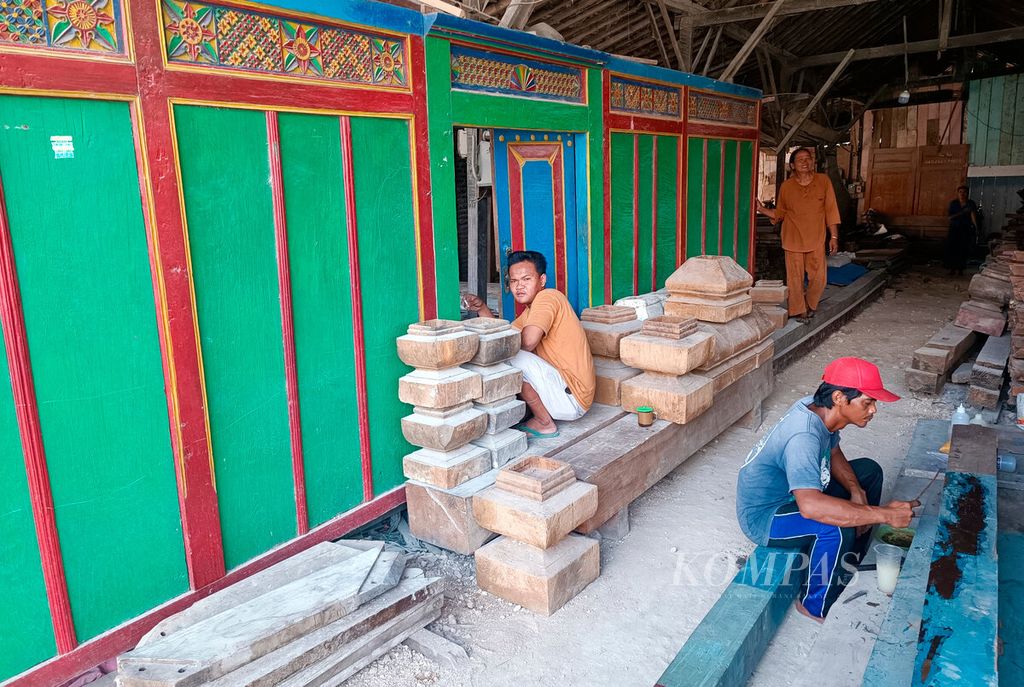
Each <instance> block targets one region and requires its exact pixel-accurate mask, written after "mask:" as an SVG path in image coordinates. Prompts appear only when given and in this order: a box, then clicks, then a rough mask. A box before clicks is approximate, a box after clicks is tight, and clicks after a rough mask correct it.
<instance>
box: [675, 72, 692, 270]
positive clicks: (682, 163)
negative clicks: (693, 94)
mask: <svg viewBox="0 0 1024 687" xmlns="http://www.w3.org/2000/svg"><path fill="white" fill-rule="evenodd" d="M688 94H689V88H687V87H686V86H683V102H684V103H685V102H689V101H688V100H687V98H688V97H689V95H688ZM689 135H690V132H689V124H688V123H687V121H686V118H685V117H684V118H683V122H682V131H681V132H680V136H679V146H678V147H677V155H678V157H677V162H676V169H677V170H678V172H677V174H676V186H677V191H676V198H678V199H679V203H678V207H677V208H676V266H679V265H682V264H683V262H684V261H685V260H686V234H687V226H686V217H687V213H686V184H685V183H683V179H685V178H686V175H687V173H688V171H689V165H690V160H689V158H688V157H687V156H686V153H687V150H688V147H689V145H690V142H689V140H688V139H689Z"/></svg>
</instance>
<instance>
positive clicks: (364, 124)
mask: <svg viewBox="0 0 1024 687" xmlns="http://www.w3.org/2000/svg"><path fill="white" fill-rule="evenodd" d="M352 156H353V164H354V166H355V170H354V171H355V192H356V226H357V227H358V231H359V270H360V276H361V279H362V282H361V287H362V288H361V290H362V304H363V322H364V323H365V327H364V332H363V340H364V341H365V343H366V391H367V397H368V402H369V414H370V449H371V451H372V456H373V490H374V493H375V494H380V493H383V492H385V491H388V490H389V489H391V488H392V487H395V486H397V485H399V484H401V483H402V482H404V481H405V476H404V475H403V474H402V458H403V457H404V456H405V455H406V454H408V453H411V452H412V451H413V450H415V449H414V448H413V447H412V446H410V445H409V444H408V443H407V442H406V441H405V439H404V438H403V437H402V433H401V431H400V429H399V428H400V426H401V419H402V417H403V416H404V415H407V414H408V413H409V412H410V409H409V406H407V405H405V404H403V403H401V402H399V400H398V378H399V377H401V376H402V375H404V374H406V373H407V372H408V371H409V368H408V367H406V366H405V365H404V364H403V363H402V361H401V360H399V359H398V354H397V352H396V350H395V338H396V337H399V336H401V335H402V334H404V333H405V330H406V328H407V327H408V326H409V324H410V323H412V322H415V321H417V320H418V319H420V317H419V288H418V286H417V278H416V233H415V224H414V221H413V187H412V168H411V167H410V157H409V125H408V122H406V121H405V120H401V119H372V118H367V117H353V118H352Z"/></svg>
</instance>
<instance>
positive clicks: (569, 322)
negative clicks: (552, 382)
mask: <svg viewBox="0 0 1024 687" xmlns="http://www.w3.org/2000/svg"><path fill="white" fill-rule="evenodd" d="M528 325H533V326H534V327H540V328H541V330H543V332H544V338H542V339H541V340H540V343H539V344H537V348H535V349H534V351H533V352H534V353H536V354H537V355H539V356H540V357H541V358H543V359H544V360H546V361H547V362H548V363H550V364H551V366H552V367H554V368H555V369H556V370H558V372H559V374H561V375H562V379H564V380H565V383H566V384H568V385H569V389H571V390H572V395H573V396H575V397H576V401H577V402H578V403H579V404H580V407H582V408H583V410H590V405H591V404H592V403H593V402H594V390H595V387H596V384H597V382H596V381H595V380H594V358H593V357H592V356H591V354H590V344H589V343H588V342H587V335H586V334H585V333H584V331H583V325H582V324H580V320H579V318H578V317H576V313H575V312H573V310H572V306H571V305H569V299H568V298H566V297H565V295H564V294H563V293H562V292H561V291H556V290H555V289H544V290H542V291H541V292H540V293H538V294H537V297H536V298H534V299H533V303H532V304H530V306H528V307H527V308H526V310H524V311H523V313H522V314H521V315H520V316H519V317H517V318H516V319H515V320H514V321H513V322H512V326H513V327H515V328H516V329H518V330H519V331H522V330H523V329H524V328H525V327H527V326H528Z"/></svg>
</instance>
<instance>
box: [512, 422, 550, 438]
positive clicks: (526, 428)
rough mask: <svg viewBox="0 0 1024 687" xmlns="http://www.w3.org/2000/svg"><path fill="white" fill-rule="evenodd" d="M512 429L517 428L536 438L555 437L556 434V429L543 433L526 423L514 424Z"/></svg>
mask: <svg viewBox="0 0 1024 687" xmlns="http://www.w3.org/2000/svg"><path fill="white" fill-rule="evenodd" d="M512 429H518V430H519V431H520V432H526V433H527V434H529V435H530V436H532V437H535V438H537V439H554V438H555V437H557V436H558V430H555V431H554V432H548V433H547V434H545V433H544V432H538V431H537V430H535V429H534V428H533V427H530V426H529V425H527V424H521V425H516V426H515V427H513V428H512Z"/></svg>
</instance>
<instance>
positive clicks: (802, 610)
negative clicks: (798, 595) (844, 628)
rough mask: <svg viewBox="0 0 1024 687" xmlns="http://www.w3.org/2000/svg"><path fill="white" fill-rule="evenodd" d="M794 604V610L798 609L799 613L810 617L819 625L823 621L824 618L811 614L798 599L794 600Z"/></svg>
mask: <svg viewBox="0 0 1024 687" xmlns="http://www.w3.org/2000/svg"><path fill="white" fill-rule="evenodd" d="M795 606H796V610H798V611H800V615H805V616H807V617H808V618H810V619H811V620H813V621H814V622H816V623H818V624H819V625H820V624H822V623H824V622H825V619H824V618H819V617H818V616H816V615H811V612H810V611H808V610H807V609H806V608H804V605H803V604H802V603H800V599H797V600H796V604H795Z"/></svg>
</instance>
